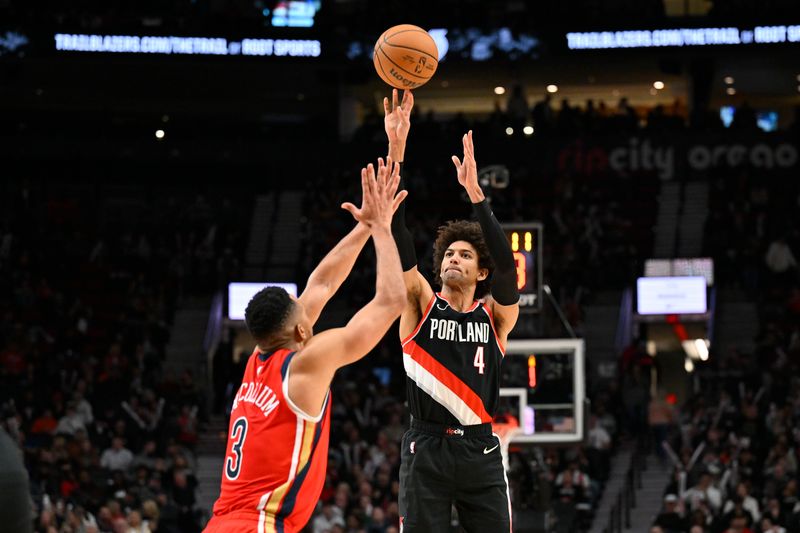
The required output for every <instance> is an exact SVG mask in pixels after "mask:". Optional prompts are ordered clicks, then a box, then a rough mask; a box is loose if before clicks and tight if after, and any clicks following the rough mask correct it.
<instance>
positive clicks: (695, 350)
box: [681, 339, 711, 361]
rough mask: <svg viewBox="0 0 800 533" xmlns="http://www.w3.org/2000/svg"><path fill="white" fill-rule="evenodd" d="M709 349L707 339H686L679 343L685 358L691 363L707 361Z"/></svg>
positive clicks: (709, 344)
mask: <svg viewBox="0 0 800 533" xmlns="http://www.w3.org/2000/svg"><path fill="white" fill-rule="evenodd" d="M710 347H711V341H709V340H708V339H686V340H683V341H681V348H683V352H684V353H685V354H686V357H688V358H689V359H691V360H693V361H697V360H700V361H708V354H709V352H708V349H709V348H710Z"/></svg>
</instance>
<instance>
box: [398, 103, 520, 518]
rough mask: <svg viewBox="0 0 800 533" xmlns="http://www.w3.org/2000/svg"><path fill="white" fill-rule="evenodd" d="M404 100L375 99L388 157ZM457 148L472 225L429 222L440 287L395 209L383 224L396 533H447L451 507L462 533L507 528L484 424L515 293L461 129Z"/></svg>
mask: <svg viewBox="0 0 800 533" xmlns="http://www.w3.org/2000/svg"><path fill="white" fill-rule="evenodd" d="M413 105H414V97H413V96H412V94H411V92H409V91H406V92H405V94H404V95H403V101H402V103H401V105H398V102H397V91H394V92H393V95H392V108H391V109H390V108H389V101H388V99H385V100H384V111H385V121H384V124H385V127H386V133H387V135H388V137H389V154H390V155H391V156H392V157H393V158H394V159H395V160H396V161H403V156H404V152H405V142H406V138H407V136H408V131H409V128H410V112H411V108H412V107H413ZM463 146H464V157H463V160H460V159H459V158H458V157H456V156H453V163H454V164H455V167H456V171H457V176H458V182H459V183H460V184H461V185H462V186H463V187H464V188H465V189H466V191H467V194H468V195H469V198H470V200H471V202H472V209H473V212H474V214H475V216H476V218H477V219H478V222H477V223H475V222H468V221H463V220H462V221H455V222H449V223H447V224H445V225H444V226H442V227H440V228H439V232H438V235H437V238H436V242H435V243H434V245H433V249H434V254H433V255H434V258H433V265H434V269H435V274H436V281H437V282H441V285H442V290H441V292H439V293H434V291H433V289H432V288H431V286H430V284H429V283H428V281H427V280H426V279H425V278H424V277H423V276H422V275H421V274H420V273H419V272H418V270H417V258H416V254H415V250H414V243H413V239H412V238H411V234H410V233H409V231H408V229H407V228H406V223H405V206H404V205H402V206H400V208H399V209H398V210H397V212H396V213H395V216H394V220H393V221H392V233H393V234H394V237H395V240H396V241H397V246H398V250H399V252H400V260H401V262H402V265H403V279H404V281H405V285H406V294H407V302H406V307H405V309H404V310H403V314H402V316H401V318H400V337H401V339H402V345H403V364H404V366H405V370H406V375H407V377H408V379H407V389H408V405H409V409H410V410H411V417H412V418H411V429H410V430H409V431H408V432H407V433H406V434H405V436H404V437H403V441H402V450H401V453H402V464H401V467H400V502H399V504H400V515H401V529H402V531H403V532H404V533H438V532H445V531H450V510H451V506H452V505H453V504H455V506H456V509H457V511H458V516H459V522H460V523H461V526H462V527H463V528H464V529H465V530H466V531H467V532H469V533H472V532H481V533H485V532H487V531H490V532H500V531H510V530H511V508H510V502H509V496H508V483H507V480H506V478H505V470H504V469H503V465H502V456H501V452H500V449H499V447H500V441H499V438H498V437H497V436H494V435H492V426H491V421H492V416H493V415H494V412H495V410H496V408H497V405H498V402H499V389H500V363H501V361H502V359H503V356H504V348H503V347H504V346H505V344H506V340H507V337H508V334H509V332H510V331H511V330H512V328H513V327H514V324H516V321H517V317H518V316H519V293H518V291H517V278H516V269H515V265H514V257H513V254H512V252H511V248H510V246H509V245H508V241H507V240H506V238H505V235H504V234H503V231H502V229H501V228H500V224H499V223H498V222H497V220H496V219H495V217H494V215H493V213H492V211H491V209H490V208H489V205H488V203H487V202H486V199H485V197H484V195H483V191H482V190H481V188H480V185H479V184H478V172H477V166H476V164H475V155H474V154H475V152H474V146H473V143H472V132H471V131H470V132H469V133H467V134H466V135H464V137H463ZM401 187H402V184H401ZM490 280H491V281H490ZM490 287H491V294H489V293H490Z"/></svg>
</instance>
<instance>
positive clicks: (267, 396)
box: [231, 381, 281, 417]
mask: <svg viewBox="0 0 800 533" xmlns="http://www.w3.org/2000/svg"><path fill="white" fill-rule="evenodd" d="M239 402H245V403H252V404H253V405H255V406H256V407H258V408H259V409H261V412H262V413H264V417H267V416H269V414H270V413H271V412H272V411H274V410H275V409H276V408H277V407H278V405H280V403H281V402H280V400H278V398H277V396H276V395H275V393H274V392H273V390H272V389H271V388H269V387H268V386H267V385H265V384H263V383H258V382H255V383H254V382H252V381H251V382H245V383H242V386H241V387H239V392H237V393H236V398H234V399H233V407H232V408H231V412H233V411H235V410H236V406H237V405H239Z"/></svg>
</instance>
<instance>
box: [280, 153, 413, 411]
mask: <svg viewBox="0 0 800 533" xmlns="http://www.w3.org/2000/svg"><path fill="white" fill-rule="evenodd" d="M388 163H389V164H388V165H386V166H385V165H383V161H380V160H379V164H378V177H377V179H376V178H375V172H374V169H373V167H372V165H369V167H367V168H365V169H362V171H361V186H362V189H363V191H364V201H363V203H362V206H361V208H360V209H357V208H355V207H353V206H350V208H349V210H350V211H351V213H353V216H354V217H355V218H356V219H357V220H358V221H359V222H361V223H363V224H365V225H366V226H368V227H369V231H370V235H371V236H372V241H373V243H374V244H375V255H376V257H377V263H378V264H377V274H376V280H375V296H374V298H372V300H370V302H369V303H367V305H365V306H364V307H363V308H362V309H361V310H360V311H358V312H357V313H356V314H355V316H353V318H352V319H350V321H349V322H348V323H347V325H346V326H345V327H343V328H337V329H332V330H328V331H325V332H322V333H320V334H319V335H317V336H315V337H312V339H311V340H310V341H309V342H308V344H307V345H306V346H305V347H304V348H303V349H301V350H300V351H299V352H298V353H297V355H296V356H295V357H294V358H293V359H292V361H291V363H290V374H289V376H290V377H289V384H288V389H289V396H290V398H291V400H292V402H294V403H295V404H296V405H297V406H298V407H299V408H300V409H302V410H303V411H305V412H306V413H318V412H320V409H321V408H322V405H323V403H324V401H325V395H326V394H327V392H328V387H329V386H330V382H331V380H332V379H333V375H334V373H335V372H336V369H338V368H340V367H342V366H345V365H348V364H350V363H352V362H354V361H357V360H359V359H361V358H362V357H364V355H366V354H367V353H368V352H369V351H370V350H371V349H372V348H374V347H375V345H376V344H377V343H378V341H380V340H381V338H382V337H383V336H384V335H385V334H386V330H388V329H389V326H391V325H392V323H393V322H394V321H395V320H396V319H397V317H398V316H400V313H401V312H402V310H403V307H404V305H405V292H406V289H405V286H404V283H403V279H402V273H403V271H402V269H401V267H400V257H399V255H398V253H397V246H396V245H395V243H394V239H393V237H392V232H391V221H392V214H393V213H394V211H395V210H396V209H397V207H398V206H399V205H400V204H401V203H402V201H403V199H404V198H405V197H406V194H407V193H406V192H405V191H400V192H397V187H398V184H399V182H400V168H399V165H394V164H393V163H392V162H391V160H389V161H388ZM389 169H392V170H391V171H390V170H389Z"/></svg>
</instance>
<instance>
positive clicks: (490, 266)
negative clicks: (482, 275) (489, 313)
mask: <svg viewBox="0 0 800 533" xmlns="http://www.w3.org/2000/svg"><path fill="white" fill-rule="evenodd" d="M456 241H466V242H468V243H470V244H471V245H472V246H473V248H475V251H476V252H477V253H478V268H485V269H487V270H488V271H489V275H488V276H486V279H484V280H482V281H478V284H477V285H476V287H475V298H483V297H484V296H486V295H487V294H489V289H490V288H491V286H492V283H491V281H490V280H491V278H492V272H493V271H494V263H493V262H492V258H491V256H490V255H489V248H488V247H487V246H486V241H485V240H484V239H483V232H482V231H481V227H480V225H479V224H478V223H477V222H470V221H469V220H450V221H449V222H447V223H446V224H445V225H444V226H439V230H438V231H437V233H436V241H434V243H433V275H434V276H435V280H436V283H438V284H439V285H441V284H442V277H441V269H442V260H443V259H444V253H445V251H446V250H447V248H448V246H450V245H451V244H453V243H454V242H456Z"/></svg>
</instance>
